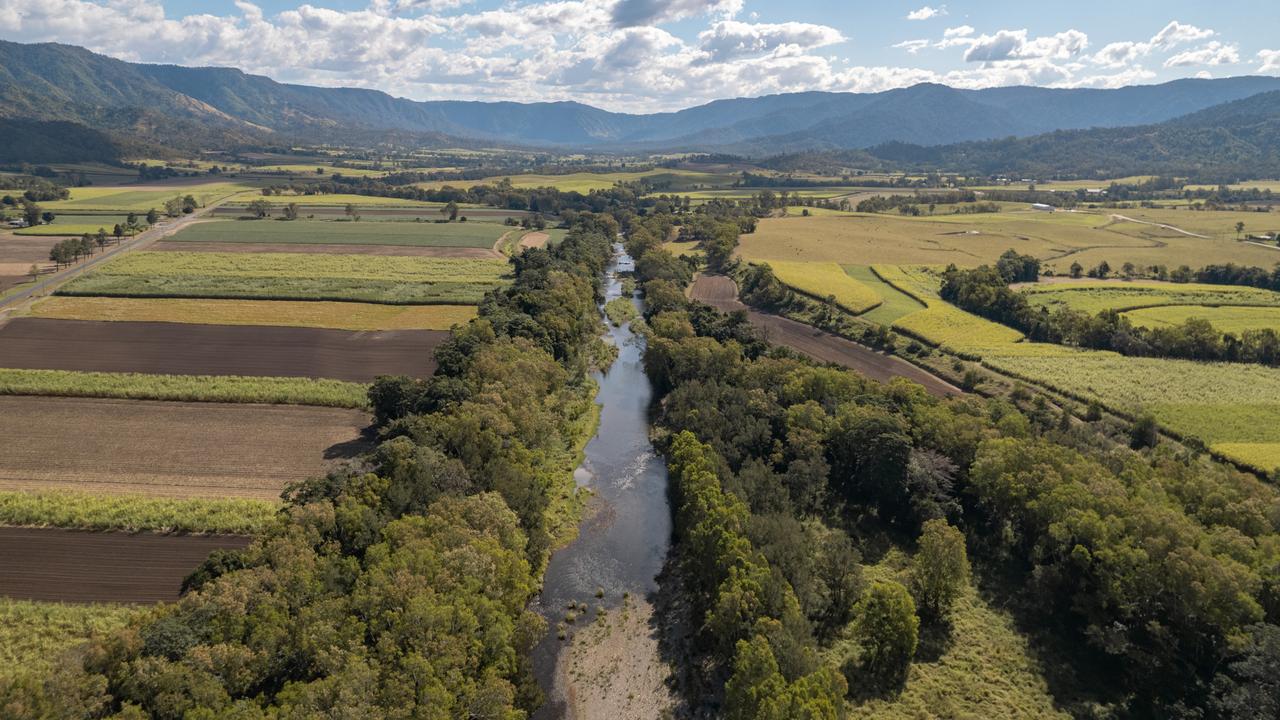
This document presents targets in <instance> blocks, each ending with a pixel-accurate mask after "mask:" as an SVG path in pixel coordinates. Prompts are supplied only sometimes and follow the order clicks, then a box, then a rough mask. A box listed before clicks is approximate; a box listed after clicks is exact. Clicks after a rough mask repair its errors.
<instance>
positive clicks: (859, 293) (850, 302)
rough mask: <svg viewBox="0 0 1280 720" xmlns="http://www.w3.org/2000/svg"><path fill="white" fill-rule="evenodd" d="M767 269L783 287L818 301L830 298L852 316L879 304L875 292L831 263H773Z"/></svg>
mask: <svg viewBox="0 0 1280 720" xmlns="http://www.w3.org/2000/svg"><path fill="white" fill-rule="evenodd" d="M770 267H772V268H773V272H774V275H776V276H777V278H778V279H779V280H781V281H782V282H783V283H784V284H786V285H789V286H791V287H792V288H795V289H796V290H798V291H800V292H802V293H804V294H806V295H809V296H812V297H814V298H818V299H824V298H826V297H827V296H828V295H830V296H833V297H834V298H835V303H836V305H837V306H839V307H840V308H842V309H844V310H846V311H848V312H851V313H853V314H855V315H856V314H859V313H864V312H866V311H868V310H870V309H871V308H873V307H875V306H877V305H879V304H880V302H881V299H880V296H879V295H878V294H877V293H876V291H875V290H873V289H871V288H870V287H868V286H867V285H865V284H863V283H862V282H861V281H859V280H857V279H855V278H853V277H851V276H849V275H848V274H846V273H845V271H844V269H843V268H841V267H840V266H839V265H837V264H835V263H819V262H785V261H774V262H772V263H770Z"/></svg>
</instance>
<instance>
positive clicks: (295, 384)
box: [0, 368, 368, 409]
mask: <svg viewBox="0 0 1280 720" xmlns="http://www.w3.org/2000/svg"><path fill="white" fill-rule="evenodd" d="M367 391H368V387H367V386H365V385H364V384H362V383H352V382H342V381H340V380H326V379H313V378H292V377H290V378H267V377H235V376H225V375H148V374H143V373H102V372H73V371H67V370H17V369H11V368H0V395H32V396H58V397H86V398H89V397H96V398H121V399H130V400H177V401H187V402H219V403H261V404H273V405H316V406H321V407H336V408H354V409H363V408H365V407H367V406H368V397H367V396H366V393H367Z"/></svg>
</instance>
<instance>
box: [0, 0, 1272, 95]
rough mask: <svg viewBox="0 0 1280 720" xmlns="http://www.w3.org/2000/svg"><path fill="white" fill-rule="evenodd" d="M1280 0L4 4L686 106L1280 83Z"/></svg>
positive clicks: (282, 49)
mask: <svg viewBox="0 0 1280 720" xmlns="http://www.w3.org/2000/svg"><path fill="white" fill-rule="evenodd" d="M1277 17H1280V11H1277V9H1276V5H1275V3H1274V2H1262V1H1260V0H1220V1H1219V2H1215V3H1205V2H1189V1H1186V0H1174V1H1171V2H1115V1H1114V0H1113V1H1112V2H1092V1H1089V2H1081V1H1079V0H1077V1H1076V2H1074V3H1053V4H1050V3H1035V4H1032V3H1026V2H1004V1H1001V2H991V1H989V0H984V1H983V2H977V1H972V2H949V3H945V4H943V3H937V2H933V1H932V0H930V2H920V1H917V2H904V1H902V0H882V1H880V2H855V1H852V0H845V1H843V2H840V1H837V0H787V1H785V2H778V1H777V0H769V1H765V0H548V1H543V0H523V1H522V0H313V2H310V3H299V2H297V0H258V1H257V2H250V1H249V0H212V1H207V2H197V1H196V0H40V2H34V3H33V2H30V0H0V18H6V19H7V22H0V38H4V39H8V40H17V41H21V42H36V41H57V42H65V43H71V44H76V45H83V46H86V47H88V48H90V49H92V50H95V51H98V52H102V53H104V54H108V55H112V56H114V57H119V58H122V59H126V60H132V61H138V62H171V63H177V64H183V65H222V66H234V67H239V68H241V69H244V70H245V71H247V72H253V73H259V74H264V75H268V76H270V77H273V78H275V79H277V80H281V81H286V82H300V83H307V84H316V85H331V86H332V85H344V86H357V87H368V88H377V89H380V90H385V91H387V92H390V93H392V94H395V95H399V96H404V97H410V98H414V99H420V100H426V99H485V100H499V99H501V100H517V101H525V102H529V101H538V100H579V101H582V102H587V103H590V104H593V105H597V106H600V107H605V108H609V109H614V110H624V111H635V112H650V111H657V110H671V109H677V108H681V107H687V106H690V105H695V104H700V103H703V102H707V101H709V100H713V99H717V98H723V97H741V96H754V95H761V94H769V93H777V92H794V91H802V90H829V91H853V92H871V91H878V90H884V89H888V88H892V87H902V86H906V85H911V84H914V83H917V82H925V81H929V82H941V83H946V84H949V85H953V86H957V87H989V86H996V85H1012V84H1029V85H1044V86H1055V87H1116V86H1120V85H1127V84H1140V83H1155V82H1162V81H1165V80H1171V79H1174V78H1180V77H1197V76H1198V77H1226V76H1232V75H1245V74H1268V75H1280V33H1277V32H1276V30H1277V29H1280V24H1278V23H1277V22H1276V19H1277Z"/></svg>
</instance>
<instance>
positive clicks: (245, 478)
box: [0, 396, 369, 500]
mask: <svg viewBox="0 0 1280 720" xmlns="http://www.w3.org/2000/svg"><path fill="white" fill-rule="evenodd" d="M368 423H369V417H368V415H367V414H365V413H364V412H361V411H358V410H343V409H337V408H319V407H301V406H296V405H248V404H221V403H181V402H156V401H148V400H103V399H84V398H52V397H25V396H11V397H0V438H3V442H0V489H4V490H29V489H63V490H79V491H84V492H131V493H146V494H150V495H156V496H162V497H247V498H260V499H264V500H271V499H276V498H278V497H279V496H280V491H281V490H282V489H283V488H284V486H285V485H286V484H287V483H290V482H296V481H299V480H304V479H306V478H308V477H312V476H315V475H320V474H323V473H324V472H325V471H326V469H327V468H328V467H329V466H330V465H331V464H332V463H334V462H338V461H341V460H344V459H347V458H351V457H354V456H355V455H356V454H358V453H360V452H362V451H364V450H366V449H367V448H368V442H367V441H366V440H365V439H364V437H363V435H362V433H363V432H364V429H365V428H366V427H367V426H368Z"/></svg>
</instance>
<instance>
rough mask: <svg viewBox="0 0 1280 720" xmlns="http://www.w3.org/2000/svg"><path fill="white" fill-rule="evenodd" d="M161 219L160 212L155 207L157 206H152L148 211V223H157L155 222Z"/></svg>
mask: <svg viewBox="0 0 1280 720" xmlns="http://www.w3.org/2000/svg"><path fill="white" fill-rule="evenodd" d="M159 220H160V213H158V212H156V209H155V208H151V209H150V210H148V211H147V224H148V225H155V224H156V222H157V221H159Z"/></svg>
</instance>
